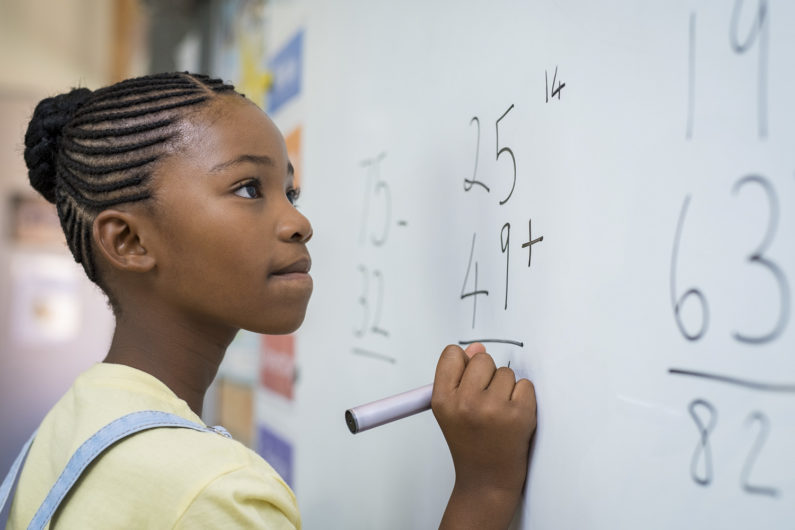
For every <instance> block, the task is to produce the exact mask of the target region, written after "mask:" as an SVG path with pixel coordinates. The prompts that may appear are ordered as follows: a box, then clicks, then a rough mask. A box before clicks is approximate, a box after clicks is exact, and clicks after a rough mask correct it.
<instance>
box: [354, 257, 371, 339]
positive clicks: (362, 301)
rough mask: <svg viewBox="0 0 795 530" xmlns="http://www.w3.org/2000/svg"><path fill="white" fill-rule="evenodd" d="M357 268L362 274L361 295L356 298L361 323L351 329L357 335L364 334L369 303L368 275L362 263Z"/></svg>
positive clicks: (367, 319)
mask: <svg viewBox="0 0 795 530" xmlns="http://www.w3.org/2000/svg"><path fill="white" fill-rule="evenodd" d="M357 270H358V271H359V272H360V273H361V275H362V291H361V295H360V296H359V298H358V302H359V305H360V306H361V307H362V325H361V326H360V327H359V328H357V329H355V330H354V331H353V334H354V335H356V336H357V337H362V336H364V333H365V331H366V330H367V323H368V322H369V321H370V305H369V303H368V295H369V286H370V282H369V278H370V276H369V275H368V274H367V267H365V266H364V265H359V267H358V268H357Z"/></svg>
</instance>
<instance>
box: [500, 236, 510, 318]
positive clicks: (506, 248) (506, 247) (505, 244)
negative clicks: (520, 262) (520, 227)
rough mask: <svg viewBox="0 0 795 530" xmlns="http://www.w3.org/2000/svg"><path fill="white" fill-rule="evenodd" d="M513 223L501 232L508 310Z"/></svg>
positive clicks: (506, 307)
mask: <svg viewBox="0 0 795 530" xmlns="http://www.w3.org/2000/svg"><path fill="white" fill-rule="evenodd" d="M510 244H511V223H505V224H504V225H502V230H500V246H501V247H502V253H503V254H505V307H503V309H508V265H509V264H510V261H511V247H510Z"/></svg>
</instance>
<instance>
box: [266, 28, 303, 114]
mask: <svg viewBox="0 0 795 530" xmlns="http://www.w3.org/2000/svg"><path fill="white" fill-rule="evenodd" d="M303 53H304V31H303V30H299V31H297V32H296V33H295V35H293V37H292V38H291V39H290V40H289V41H287V43H286V44H285V45H284V46H283V47H282V48H281V49H280V50H279V51H278V52H276V55H274V56H273V59H271V61H270V69H271V72H273V86H272V87H271V92H270V97H269V99H268V114H273V113H274V112H276V111H278V110H279V109H280V108H281V107H282V106H284V105H285V104H286V103H288V102H289V101H290V100H291V99H293V98H294V97H296V96H298V94H300V93H301V77H302V69H303Z"/></svg>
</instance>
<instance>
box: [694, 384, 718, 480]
mask: <svg viewBox="0 0 795 530" xmlns="http://www.w3.org/2000/svg"><path fill="white" fill-rule="evenodd" d="M698 407H701V408H702V409H703V410H704V411H706V414H707V419H706V421H704V420H702V419H701V416H700V415H699V413H698ZM688 411H689V412H690V416H692V418H693V421H694V422H695V423H696V428H697V429H698V434H699V440H698V444H697V445H696V450H695V451H694V452H693V458H692V459H691V460H690V476H691V477H692V478H693V480H694V481H695V482H696V484H699V485H701V486H709V484H710V483H711V482H712V477H713V474H712V449H711V447H710V445H709V435H710V433H711V432H712V430H713V429H714V428H715V424H716V423H717V421H718V412H717V411H716V410H715V407H713V406H712V404H711V403H709V402H708V401H705V400H703V399H696V400H694V401H692V402H691V403H690V406H689V407H688ZM701 462H703V465H702V466H699V463H701ZM699 467H702V468H703V472H701V473H700V472H699Z"/></svg>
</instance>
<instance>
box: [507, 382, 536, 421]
mask: <svg viewBox="0 0 795 530" xmlns="http://www.w3.org/2000/svg"><path fill="white" fill-rule="evenodd" d="M511 401H515V402H517V403H519V404H520V405H522V406H525V407H531V408H532V409H533V411H534V412H533V414H535V409H536V391H535V387H534V386H533V383H532V382H531V381H530V380H529V379H520V380H518V381H517V382H516V385H514V387H513V393H512V394H511Z"/></svg>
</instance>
